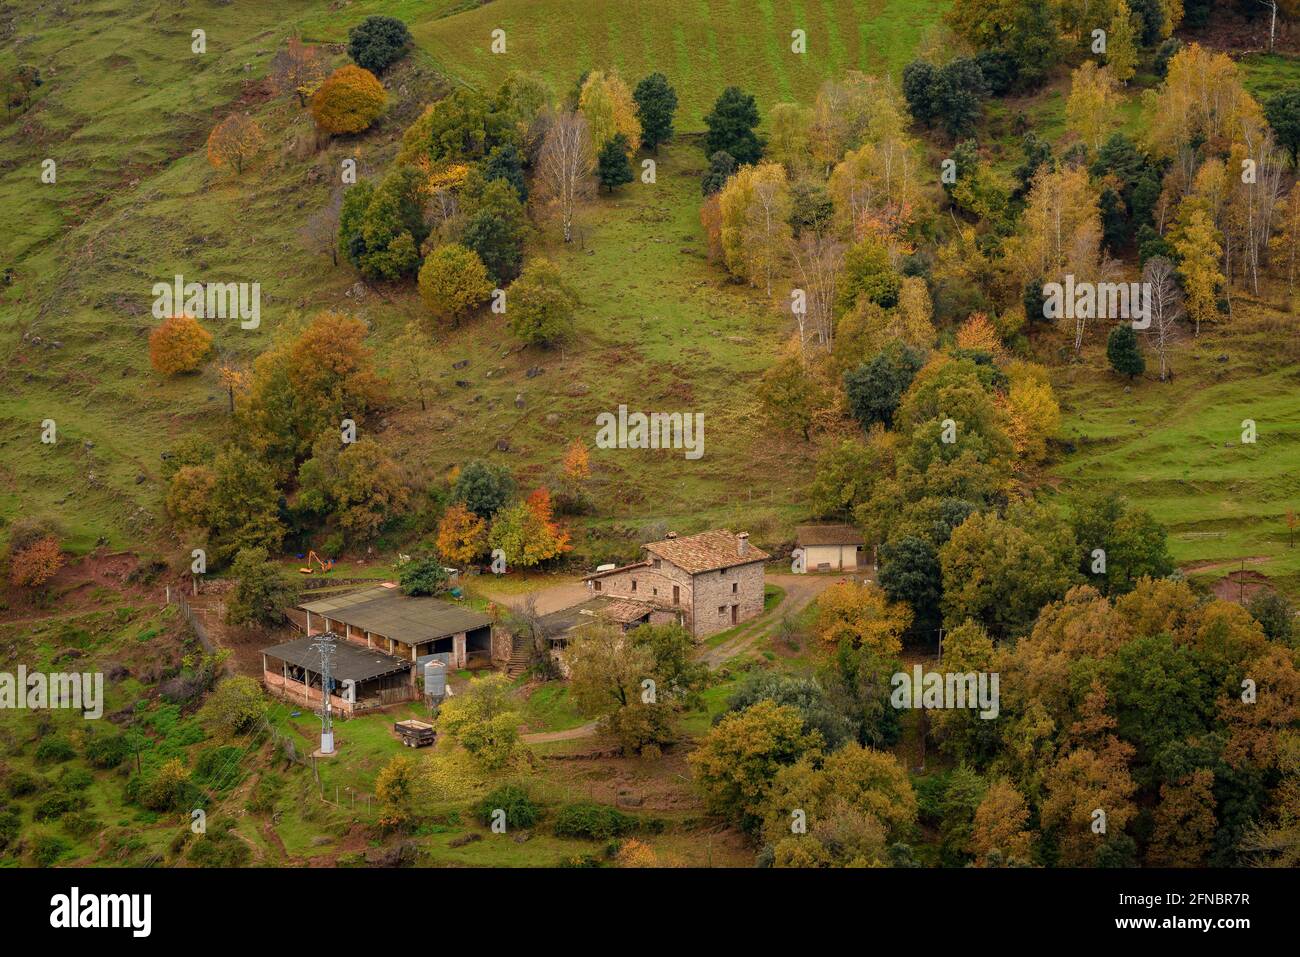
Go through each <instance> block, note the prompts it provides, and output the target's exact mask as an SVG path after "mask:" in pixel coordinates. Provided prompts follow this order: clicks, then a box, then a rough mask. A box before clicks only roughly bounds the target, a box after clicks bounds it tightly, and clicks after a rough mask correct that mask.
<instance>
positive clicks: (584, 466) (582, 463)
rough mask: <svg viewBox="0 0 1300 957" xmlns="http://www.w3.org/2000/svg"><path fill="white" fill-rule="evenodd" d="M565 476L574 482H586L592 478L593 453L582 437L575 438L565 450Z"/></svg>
mask: <svg viewBox="0 0 1300 957" xmlns="http://www.w3.org/2000/svg"><path fill="white" fill-rule="evenodd" d="M564 477H565V478H566V479H568V480H569V481H570V482H573V483H581V482H585V481H586V480H587V479H589V478H591V453H590V452H589V451H588V450H587V443H586V442H584V441H582V439H574V440H573V441H572V442H570V443H569V447H568V449H567V450H565V453H564Z"/></svg>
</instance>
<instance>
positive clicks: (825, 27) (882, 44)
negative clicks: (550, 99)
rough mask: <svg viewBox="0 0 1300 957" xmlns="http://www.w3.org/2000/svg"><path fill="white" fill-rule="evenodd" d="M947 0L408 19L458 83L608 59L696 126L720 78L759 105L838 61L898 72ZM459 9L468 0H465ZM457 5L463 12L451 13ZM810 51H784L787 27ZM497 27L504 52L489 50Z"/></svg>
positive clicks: (815, 82)
mask: <svg viewBox="0 0 1300 957" xmlns="http://www.w3.org/2000/svg"><path fill="white" fill-rule="evenodd" d="M948 6H949V3H948V2H947V0H757V2H747V0H552V2H551V3H550V4H549V5H548V10H547V13H546V14H545V15H539V11H538V5H537V4H536V3H534V2H530V0H494V2H492V3H488V4H483V5H482V6H474V5H472V4H465V3H459V4H457V3H437V4H434V5H433V7H432V8H430V9H429V10H428V11H427V12H424V13H423V14H422V15H418V16H417V17H416V18H415V19H414V20H412V22H411V28H412V33H413V34H414V35H415V38H416V42H417V43H419V44H420V46H421V47H422V48H424V49H425V50H427V51H428V52H429V54H430V56H432V57H433V59H434V62H435V63H437V64H439V65H440V66H441V67H443V68H444V69H445V71H446V72H447V73H449V74H451V75H454V76H457V77H459V78H461V79H463V80H465V81H466V82H469V83H472V84H476V85H485V86H491V85H494V84H495V83H498V82H500V80H501V79H503V78H504V76H505V75H506V74H507V73H509V72H510V71H511V70H526V71H529V72H536V73H540V74H541V75H543V76H545V77H546V78H547V79H548V80H549V81H550V83H551V84H552V86H553V87H554V89H555V90H556V92H557V93H563V92H566V91H567V90H568V89H569V88H570V87H571V86H572V85H573V83H574V81H575V80H576V79H577V77H578V75H579V74H580V73H581V72H582V71H583V70H589V69H601V70H609V69H614V70H617V71H618V72H619V73H620V74H621V75H622V76H623V77H624V78H625V79H626V80H627V81H628V82H629V84H634V83H635V82H636V81H637V80H639V79H640V78H641V77H643V76H645V75H646V74H648V73H651V72H653V71H656V70H658V71H660V72H662V73H664V74H665V75H666V76H668V78H669V80H670V81H671V82H672V83H673V84H674V85H675V86H676V87H677V90H678V95H679V97H680V99H681V110H680V119H679V121H678V128H679V129H680V130H684V131H693V130H700V129H703V118H704V114H705V113H707V112H708V110H709V108H710V107H711V106H712V103H713V101H714V100H715V99H716V98H717V96H718V94H719V93H721V92H722V90H723V88H724V87H725V86H727V85H728V84H731V83H737V84H738V85H740V86H742V87H744V88H745V89H746V90H747V91H748V92H751V93H754V94H755V96H756V97H757V99H758V102H759V107H760V109H763V110H766V108H768V107H770V106H771V105H772V104H773V103H777V102H781V101H792V100H798V101H801V102H809V101H811V100H812V97H813V95H814V94H815V93H816V91H817V87H818V86H820V85H821V83H822V82H823V81H824V80H826V79H828V78H831V77H837V76H840V75H842V74H843V73H844V71H846V70H852V69H857V70H864V71H866V72H869V73H875V74H884V73H892V74H893V75H895V76H897V75H898V73H899V72H900V71H901V70H902V68H903V66H904V65H905V64H906V63H907V62H908V61H909V60H911V59H912V58H913V56H914V51H915V49H916V44H917V41H918V40H919V39H920V38H921V36H922V35H923V34H924V32H925V31H926V29H927V28H929V27H930V26H932V25H933V24H935V23H937V22H938V20H939V18H940V17H941V16H942V15H943V13H944V12H945V11H946V10H947V8H948ZM465 8H468V9H465ZM457 10H460V11H461V12H455V11H457ZM796 29H802V30H804V31H805V32H806V37H807V52H805V53H802V54H796V53H793V52H791V42H792V41H791V32H792V31H794V30H796ZM494 30H504V31H505V37H506V52H505V53H504V54H494V53H492V52H491V42H492V31H494Z"/></svg>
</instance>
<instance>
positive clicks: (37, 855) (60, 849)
mask: <svg viewBox="0 0 1300 957" xmlns="http://www.w3.org/2000/svg"><path fill="white" fill-rule="evenodd" d="M68 850H69V848H68V842H67V841H64V840H62V839H61V838H57V837H55V836H54V835H52V834H42V835H40V836H39V837H37V838H36V840H34V841H33V842H32V860H34V861H35V862H36V864H37V866H38V867H53V866H54V864H55V863H56V862H57V861H58V859H59V858H60V857H62V856H63V855H64V854H66V853H68Z"/></svg>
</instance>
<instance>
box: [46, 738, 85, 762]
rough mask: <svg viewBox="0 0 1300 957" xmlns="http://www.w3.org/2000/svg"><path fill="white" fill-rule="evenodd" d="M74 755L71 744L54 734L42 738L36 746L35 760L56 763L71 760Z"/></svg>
mask: <svg viewBox="0 0 1300 957" xmlns="http://www.w3.org/2000/svg"><path fill="white" fill-rule="evenodd" d="M76 756H77V753H76V752H75V751H73V750H72V745H71V744H69V743H68V742H67V741H66V740H65V739H63V738H60V737H57V736H55V735H50V736H49V737H47V738H44V739H42V741H41V743H40V744H38V745H37V746H36V760H37V761H38V762H39V763H41V764H58V763H59V762H61V761H71V760H72V759H73V758H75V757H76Z"/></svg>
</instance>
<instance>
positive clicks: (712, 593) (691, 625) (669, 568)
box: [583, 528, 770, 641]
mask: <svg viewBox="0 0 1300 957" xmlns="http://www.w3.org/2000/svg"><path fill="white" fill-rule="evenodd" d="M641 548H642V553H643V555H644V557H643V558H642V560H641V561H638V562H635V563H633V564H631V565H623V566H619V567H609V568H604V567H602V568H599V569H597V570H596V571H595V572H593V573H592V574H590V575H588V576H586V577H585V578H584V579H583V581H584V582H585V583H586V585H587V588H588V589H589V590H590V591H591V592H592V593H593V594H594V595H601V596H607V597H611V598H618V599H623V600H625V601H635V602H638V603H640V604H642V605H644V607H645V610H646V611H647V612H648V613H649V620H650V622H651V623H653V624H661V623H665V622H674V621H675V622H677V623H679V624H681V625H682V626H683V627H685V628H686V629H687V630H688V631H689V632H690V633H691V634H692V635H693V636H694V637H695V639H696V640H697V641H698V640H700V639H703V638H707V637H709V636H710V635H714V634H717V633H718V632H720V631H725V630H726V629H728V628H730V627H732V626H733V625H738V624H740V623H741V622H744V621H748V620H749V619H751V618H755V617H757V616H758V615H760V614H761V613H762V611H763V563H764V562H766V561H767V560H768V559H769V558H770V556H769V555H768V554H767V552H764V551H763V550H762V549H759V548H756V547H755V546H753V545H751V544H750V542H749V533H748V532H739V533H733V532H731V531H728V530H727V529H725V528H723V529H715V530H713V531H710V532H701V533H700V534H698V535H683V536H679V535H677V534H676V533H673V532H669V533H668V537H667V538H665V539H664V540H663V541H659V542H650V543H649V544H646V545H643V546H641Z"/></svg>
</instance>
